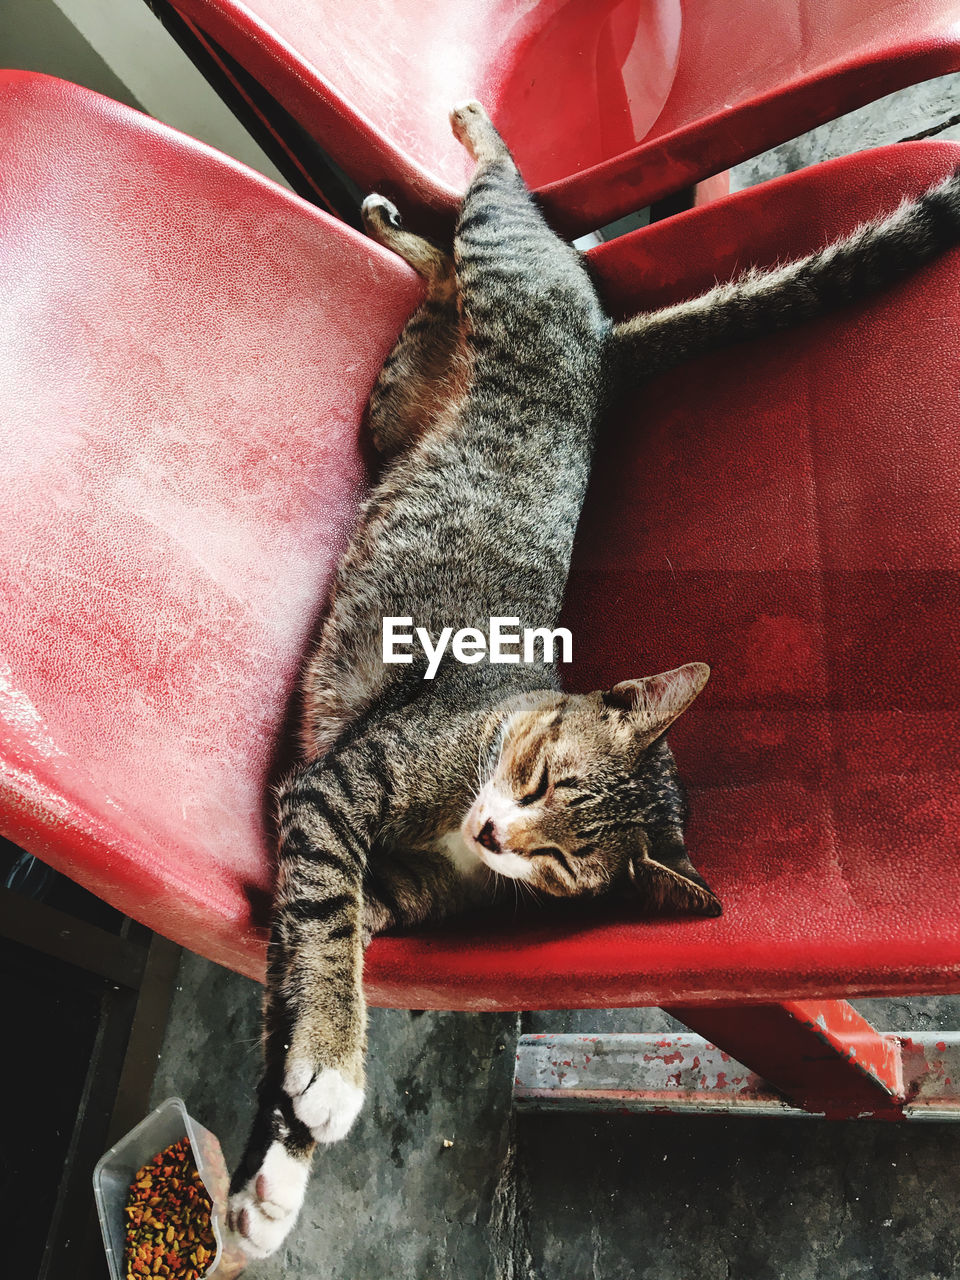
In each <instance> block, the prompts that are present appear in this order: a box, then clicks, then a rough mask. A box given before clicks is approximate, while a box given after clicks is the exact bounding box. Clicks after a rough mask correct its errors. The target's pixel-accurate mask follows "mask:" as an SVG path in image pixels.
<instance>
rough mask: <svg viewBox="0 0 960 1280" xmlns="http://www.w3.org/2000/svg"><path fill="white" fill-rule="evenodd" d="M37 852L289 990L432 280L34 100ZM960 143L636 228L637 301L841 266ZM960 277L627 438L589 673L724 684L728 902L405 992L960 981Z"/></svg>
mask: <svg viewBox="0 0 960 1280" xmlns="http://www.w3.org/2000/svg"><path fill="white" fill-rule="evenodd" d="M0 154H2V158H3V163H2V166H0V192H2V208H3V210H4V213H3V219H2V224H0V260H2V262H3V264H4V268H5V270H4V277H5V290H4V296H3V302H2V304H0V305H2V306H3V308H4V310H5V319H6V323H5V325H4V332H5V333H7V334H8V335H11V336H10V337H9V338H8V342H7V343H6V345H5V348H4V352H3V355H2V357H0V424H2V431H3V436H4V447H3V450H2V452H0V458H2V459H3V463H2V465H3V467H4V484H3V485H2V487H0V566H2V568H0V573H2V574H3V579H4V582H3V591H2V593H0V600H2V608H3V611H4V625H3V632H2V634H3V637H4V640H3V657H2V666H0V735H2V736H0V785H2V792H0V826H2V830H3V833H4V834H6V835H7V836H9V837H10V838H11V839H13V840H15V841H17V842H18V843H20V844H22V845H23V846H24V847H25V848H27V849H29V850H31V851H32V852H35V853H37V854H38V855H39V856H40V857H42V858H44V859H45V860H47V861H48V862H50V863H51V864H52V865H54V866H56V867H58V868H60V869H62V870H64V871H65V872H66V873H67V874H69V875H71V876H73V877H74V878H76V879H77V880H79V881H81V882H82V883H84V884H85V885H87V886H88V887H90V888H92V889H93V890H94V891H96V892H97V893H100V894H101V895H102V896H103V897H105V898H107V899H109V900H110V901H111V902H113V903H114V904H115V905H117V906H118V907H120V908H122V909H123V910H124V911H127V912H129V913H130V914H131V915H133V916H135V917H136V918H138V919H140V920H142V921H143V922H144V923H146V924H148V925H150V926H151V927H153V928H155V929H157V930H159V931H160V932H162V933H165V934H167V935H168V936H170V937H172V938H174V939H176V940H177V941H178V942H180V943H182V944H183V945H185V946H187V947H189V948H191V949H192V950H195V951H198V952H200V953H202V954H204V955H206V956H209V957H210V958H211V959H214V960H217V961H219V962H220V963H223V964H227V965H229V966H231V967H233V968H236V969H238V970H240V971H242V972H244V973H248V974H251V975H254V976H257V977H259V976H262V973H263V964H264V934H263V932H262V931H260V930H258V929H256V928H255V926H254V916H253V912H252V909H251V902H253V903H254V905H255V907H256V908H257V909H262V906H263V901H264V896H265V894H266V893H267V891H268V889H269V884H270V878H271V870H270V857H269V852H268V849H267V846H266V843H265V840H264V836H263V829H264V826H263V809H264V799H263V792H264V784H265V780H266V778H267V777H268V774H269V772H270V768H271V761H272V759H273V757H274V753H275V751H276V744H277V741H278V738H279V736H280V733H281V725H282V722H283V719H284V714H285V709H286V704H287V700H288V697H289V695H290V691H291V688H292V684H293V681H294V678H295V672H296V669H297V666H298V663H299V662H300V659H301V657H302V655H303V652H304V648H305V645H306V644H307V640H308V636H309V634H310V631H311V627H312V625H313V623H314V620H315V618H316V615H317V613H318V611H319V610H320V609H321V607H322V604H323V598H324V592H325V590H326V586H327V583H328V581H329V576H330V572H331V567H332V564H333V562H334V560H335V557H336V555H337V553H338V552H339V550H340V548H341V547H342V546H343V543H344V539H345V538H346V537H347V535H348V532H349V525H350V521H351V519H352V517H353V512H354V510H355V505H356V501H357V496H358V492H359V489H360V487H361V484H362V468H361V462H360V454H359V451H358V445H357V433H358V423H359V421H360V415H361V409H362V404H363V401H364V398H365V396H366V393H367V391H368V389H369V386H370V384H371V382H372V379H373V377H374V375H375V371H376V369H377V366H378V364H379V363H380V361H381V360H382V358H383V356H384V354H385V352H386V350H387V349H388V347H389V345H390V343H391V341H392V339H393V336H394V334H395V333H396V332H397V330H398V328H399V326H400V325H401V323H402V321H403V318H404V316H405V315H406V314H407V313H408V312H409V310H410V308H411V307H412V306H413V304H414V302H415V299H416V297H417V296H418V295H417V284H416V281H415V280H414V279H413V277H412V275H411V273H410V272H409V271H408V270H407V269H406V268H405V267H404V266H403V265H402V264H400V263H399V262H397V261H396V260H394V259H393V258H391V257H390V256H389V255H387V254H385V253H384V252H382V251H381V250H379V249H378V248H377V247H376V246H374V245H372V244H371V243H369V242H367V241H364V240H362V239H361V238H360V237H358V236H356V235H354V234H353V233H352V232H351V231H349V230H348V229H345V228H343V227H342V226H340V225H339V224H336V223H334V222H332V221H331V220H329V219H327V218H325V217H324V216H323V215H322V214H319V213H317V212H316V211H315V210H314V209H312V208H311V207H309V206H307V205H305V204H303V203H302V202H301V201H299V200H297V199H296V198H295V197H292V196H289V195H287V194H286V193H284V192H282V191H280V190H278V189H277V188H276V187H274V186H273V185H272V184H270V183H269V182H267V181H266V180H264V179H261V178H259V177H256V176H255V175H252V174H250V173H249V172H248V171H245V170H243V169H242V167H241V166H239V165H236V164H234V163H232V162H230V161H228V160H226V159H225V158H223V157H221V156H218V155H216V154H215V153H212V152H210V151H209V150H208V149H206V148H205V147H203V146H202V145H200V144H198V143H195V142H192V141H190V140H188V139H184V138H183V137H181V136H180V135H178V134H175V133H173V132H172V131H171V130H169V129H166V128H164V127H163V126H161V125H159V124H156V123H155V122H153V121H151V120H148V119H145V118H144V117H142V116H139V115H137V114H136V113H134V112H131V111H129V110H127V109H126V108H123V107H120V106H117V105H116V104H114V103H110V102H108V101H106V100H105V99H102V98H98V97H96V96H95V95H92V94H89V93H87V92H85V91H84V90H80V89H77V88H75V87H73V86H69V85H65V84H63V83H61V82H58V81H52V80H48V79H45V78H43V77H37V76H28V75H24V74H17V73H8V74H6V75H4V76H3V78H2V80H0ZM958 159H960V148H958V147H956V146H954V145H951V144H915V145H912V146H901V147H897V148H888V149H885V150H881V151H877V152H873V153H868V154H864V155H860V156H854V157H850V158H848V159H845V160H842V161H836V162H834V163H832V164H826V165H821V166H818V167H817V168H816V169H812V170H807V171H804V172H801V173H799V174H795V175H792V176H790V177H789V178H786V179H782V180H780V181H778V182H776V183H772V184H768V185H767V186H764V187H761V188H754V189H753V190H751V191H749V192H745V193H742V194H740V195H737V196H734V197H731V198H730V199H729V200H725V201H721V202H719V203H717V204H714V205H711V206H707V207H706V208H704V209H700V210H695V211H693V212H691V213H689V214H685V215H682V216H681V217H678V218H676V219H672V220H670V221H668V222H664V223H660V224H658V225H656V226H654V227H652V228H648V229H645V230H643V231H641V232H638V233H636V234H635V235H633V236H630V237H626V238H624V239H622V240H619V241H615V242H612V243H611V244H609V245H607V246H605V247H604V248H602V249H601V250H599V251H598V252H597V253H596V254H595V255H594V258H593V261H594V264H595V267H596V270H597V273H598V276H599V279H600V281H601V286H602V288H603V290H604V291H605V294H606V296H607V299H608V301H609V303H610V305H611V307H612V308H613V309H615V310H616V311H618V312H620V313H623V314H627V313H629V312H631V311H633V310H635V309H637V308H640V307H648V306H653V305H658V304H660V303H664V302H670V301H674V300H677V299H680V298H683V297H686V296H689V295H690V294H691V293H694V292H696V291H697V290H699V289H702V288H704V287H706V286H708V285H709V284H711V283H712V282H713V280H714V278H715V277H716V276H719V277H721V278H722V277H724V276H725V275H732V274H733V273H734V272H735V271H736V270H737V269H738V268H741V267H743V266H744V265H746V264H747V263H748V262H750V261H757V262H760V263H768V264H769V263H772V262H774V261H776V260H777V259H778V258H783V257H785V256H789V255H792V254H798V253H802V252H806V251H807V250H809V249H811V248H813V247H814V246H815V245H817V244H819V243H822V242H823V241H824V240H827V239H830V238H833V237H835V236H836V235H838V234H839V233H841V232H842V231H843V230H845V229H849V228H850V227H852V226H853V225H855V224H856V223H857V222H858V221H860V220H861V219H862V218H864V217H867V216H870V215H871V214H873V213H875V212H878V211H879V210H882V209H889V208H892V207H893V206H894V205H895V204H896V203H897V202H898V200H899V199H900V198H901V196H903V195H904V194H912V193H917V192H919V191H921V190H922V189H923V188H924V187H925V186H927V185H928V184H929V183H930V182H931V181H933V180H934V179H936V178H937V177H939V176H941V175H942V174H944V173H946V172H947V171H949V170H950V168H951V167H953V166H954V165H956V164H957V163H958ZM958 266H960V258H958V256H957V254H955V253H954V254H950V255H948V256H947V257H946V258H944V259H943V260H942V261H940V262H938V263H936V264H933V265H932V266H930V267H928V268H926V269H924V270H923V271H922V272H919V273H917V275H916V276H914V277H912V278H911V279H909V280H907V281H905V282H904V283H903V284H902V285H901V286H899V287H898V288H896V289H895V290H892V291H890V292H889V293H888V294H886V295H884V296H883V297H882V298H880V299H878V300H876V301H874V302H872V303H871V304H869V305H868V306H859V307H856V308H852V309H851V310H850V311H849V312H847V313H845V314H844V315H842V316H836V317H832V318H830V319H826V320H823V321H820V322H817V323H816V324H812V325H809V326H806V327H804V328H802V329H797V330H794V331H792V332H788V333H785V334H782V335H779V336H777V337H771V338H768V339H764V340H762V341H759V342H756V343H753V344H751V345H750V346H743V347H741V348H737V349H736V350H734V351H733V352H727V353H723V354H720V355H713V356H708V357H703V358H701V359H700V360H698V361H696V362H693V363H692V364H690V365H688V366H686V367H685V368H684V369H682V370H678V371H677V372H675V373H673V374H670V375H665V376H663V377H661V378H659V379H657V380H656V381H655V382H653V383H652V384H651V385H650V386H649V387H648V388H647V389H646V390H645V392H644V393H643V395H642V397H639V398H638V400H637V402H636V404H632V405H629V406H626V407H625V408H624V409H623V410H622V411H621V412H620V413H619V414H618V415H617V417H616V418H615V420H614V421H612V422H611V423H610V424H609V426H608V427H607V429H606V430H605V433H604V438H603V442H602V446H601V449H600V453H599V457H598V461H597V466H596V472H595V476H594V482H593V486H592V490H591V495H590V498H589V500H588V504H587V508H586V510H585V513H584V519H583V525H582V529H581V534H580V539H579V546H578V551H577V556H576V560H575V566H574V572H573V578H572V583H571V603H570V607H569V610H568V617H569V625H570V626H571V628H572V630H573V634H574V655H575V665H574V672H573V679H574V682H575V683H576V685H577V686H578V687H583V688H585V687H595V686H596V685H598V684H603V683H611V682H613V681H615V680H617V679H621V678H624V677H627V676H631V675H637V674H641V673H645V672H649V671H650V670H653V669H659V668H663V667H667V666H673V665H676V664H677V663H678V662H680V661H684V660H689V659H705V660H707V661H709V662H710V663H711V664H712V665H713V668H714V675H713V679H712V681H711V683H710V685H708V687H707V690H706V691H705V693H704V694H703V695H702V696H701V698H700V699H699V700H698V702H697V704H696V706H695V707H694V708H693V709H692V710H691V712H690V713H689V714H688V715H687V716H686V717H684V719H683V720H682V721H681V722H679V723H678V725H677V726H676V729H675V731H674V733H673V735H672V738H673V741H674V745H675V749H676V752H677V755H678V757H679V759H680V762H681V767H682V769H683V771H684V772H685V774H686V776H687V777H688V778H689V779H690V781H691V782H692V783H693V787H694V794H693V810H694V819H693V823H692V826H691V831H690V844H691V848H692V850H693V854H694V858H695V860H696V862H697V864H698V865H699V866H700V867H701V869H702V870H703V872H704V874H705V875H706V876H707V878H708V879H709V880H710V881H711V883H712V884H714V886H715V887H716V889H717V890H718V892H719V893H720V895H721V896H722V898H723V900H724V904H725V908H726V911H725V914H724V916H723V917H722V918H721V919H719V920H710V921H702V920H701V921H697V920H679V919H678V920H671V921H644V920H636V919H634V918H633V916H632V913H631V905H630V903H629V901H625V902H624V903H622V904H621V905H620V907H619V908H618V909H617V910H616V911H615V912H614V913H612V914H609V913H608V914H607V915H605V916H602V917H591V916H589V915H584V916H582V917H580V916H577V915H575V916H574V917H572V918H569V917H563V918H560V919H557V918H550V917H547V916H545V917H543V918H534V919H533V920H529V919H527V920H524V921H523V922H522V923H517V922H514V921H512V920H508V921H507V922H506V923H504V924H503V925H502V926H500V927H499V928H494V929H491V928H490V926H489V925H487V924H482V925H481V924H478V923H477V922H466V921H464V922H457V923H455V924H453V923H452V924H451V925H450V926H449V927H447V928H446V929H443V930H436V931H433V932H426V931H425V932H422V933H420V934H416V935H410V936H405V937H399V936H398V937H389V938H382V939H378V940H377V941H376V942H375V943H374V944H373V946H372V948H371V950H370V952H369V953H368V987H369V993H370V996H371V998H372V1000H373V1001H374V1002H376V1003H380V1004H387V1005H398V1006H406V1007H416V1008H423V1007H439V1008H443V1007H447V1008H462V1009H493V1008H519V1007H528V1008H529V1007H538V1006H539V1007H559V1006H564V1005H571V1006H576V1005H585V1006H593V1005H596V1006H599V1005H610V1006H617V1005H627V1004H632V1003H634V1004H645V1003H649V1004H663V1003H684V1002H686V1003H690V1002H695V1001H697V1000H698V999H702V1000H707V999H711V998H712V999H723V1000H728V1001H733V1000H742V999H749V998H753V999H766V1000H776V999H782V998H788V997H794V996H809V995H815V994H819V995H825V996H842V995H848V994H860V995H864V994H880V993H890V994H894V993H900V992H910V991H917V992H920V991H925V992H934V991H951V990H953V991H957V990H960V924H958V918H957V911H956V903H957V901H958V899H960V859H958V858H957V855H956V849H957V836H958V831H960V769H958V764H957V752H956V740H957V728H958V719H960V717H958V712H957V691H958V689H960V670H958V662H960V659H958V652H960V647H958V643H957V640H958V637H957V625H958V624H957V621H956V619H957V617H958V616H960V573H958V570H960V523H958V521H957V516H956V512H957V510H958V509H960V508H958V489H960V463H958V456H960V454H958V450H957V445H956V438H957V434H958V427H960V401H958V396H957V386H958V382H960V356H958V350H957V348H958V344H957V340H956V333H957V320H958V313H960V300H958V291H957V279H958Z"/></svg>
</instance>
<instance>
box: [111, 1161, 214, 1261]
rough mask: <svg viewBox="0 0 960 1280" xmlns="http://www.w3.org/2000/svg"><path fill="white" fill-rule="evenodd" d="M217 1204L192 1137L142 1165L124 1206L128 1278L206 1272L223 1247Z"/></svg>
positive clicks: (125, 1259) (125, 1254)
mask: <svg viewBox="0 0 960 1280" xmlns="http://www.w3.org/2000/svg"><path fill="white" fill-rule="evenodd" d="M211 1207H212V1206H211V1204H210V1197H209V1195H208V1194H207V1189H206V1187H205V1186H204V1185H203V1182H202V1180H201V1178H200V1174H199V1173H198V1171H197V1166H196V1162H195V1161H194V1158H193V1152H192V1150H191V1149H190V1142H189V1139H187V1138H181V1139H180V1141H179V1142H176V1143H174V1145H173V1146H172V1147H167V1149H166V1151H161V1152H160V1153H159V1155H155V1156H154V1157H153V1159H152V1160H150V1161H148V1162H147V1164H145V1165H144V1166H143V1168H142V1169H138V1171H137V1176H136V1177H135V1178H134V1180H133V1182H132V1183H131V1184H130V1194H129V1196H128V1197H127V1207H126V1209H125V1210H124V1213H125V1215H126V1219H127V1222H126V1249H125V1252H124V1274H125V1275H126V1280H140V1277H142V1276H178V1277H182V1278H183V1280H199V1278H200V1277H201V1276H203V1275H205V1274H206V1271H207V1267H208V1266H209V1265H210V1264H211V1262H213V1259H214V1257H215V1256H216V1252H217V1243H216V1240H215V1239H214V1236H213V1226H212V1224H211V1217H210V1215H211Z"/></svg>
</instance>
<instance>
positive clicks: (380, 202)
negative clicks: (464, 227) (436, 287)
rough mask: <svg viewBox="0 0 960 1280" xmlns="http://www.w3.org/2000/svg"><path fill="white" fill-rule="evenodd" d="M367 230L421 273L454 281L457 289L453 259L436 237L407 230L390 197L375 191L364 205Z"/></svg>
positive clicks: (428, 277) (429, 278) (435, 279)
mask: <svg viewBox="0 0 960 1280" xmlns="http://www.w3.org/2000/svg"><path fill="white" fill-rule="evenodd" d="M360 216H361V218H362V219H363V226H364V230H365V231H366V233H367V235H368V236H371V237H372V238H373V239H374V240H376V241H377V242H378V244H382V245H383V246H384V248H386V249H391V250H392V251H393V252H394V253H396V254H399V255H400V257H401V258H403V259H404V260H405V261H406V262H409V263H410V265H411V267H413V269H414V271H416V273H417V275H419V276H423V278H424V280H427V281H429V282H430V283H431V284H433V283H438V284H439V283H442V282H443V281H450V282H451V284H453V286H454V288H455V287H456V283H455V281H454V280H453V259H452V258H451V257H450V255H449V254H448V253H444V251H443V250H442V249H441V248H439V247H438V246H437V245H435V244H434V243H433V241H432V240H427V239H426V238H425V237H424V236H418V235H415V234H414V233H413V232H412V231H407V230H406V229H405V228H404V225H403V219H402V218H401V217H400V211H399V209H398V208H397V206H396V205H395V204H393V203H392V202H391V201H389V200H388V199H387V198H386V196H381V195H378V194H377V193H376V192H373V193H372V194H371V195H369V196H367V198H366V200H364V202H363V204H362V205H361V206H360Z"/></svg>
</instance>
